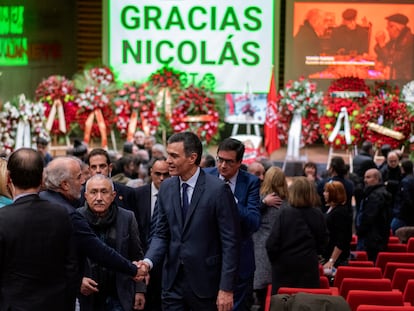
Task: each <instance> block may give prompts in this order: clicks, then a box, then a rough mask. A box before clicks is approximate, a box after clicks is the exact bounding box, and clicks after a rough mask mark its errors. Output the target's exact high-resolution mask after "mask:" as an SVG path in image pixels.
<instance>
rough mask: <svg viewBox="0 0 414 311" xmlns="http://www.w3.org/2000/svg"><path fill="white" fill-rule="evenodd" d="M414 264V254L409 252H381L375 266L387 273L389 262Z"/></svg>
mask: <svg viewBox="0 0 414 311" xmlns="http://www.w3.org/2000/svg"><path fill="white" fill-rule="evenodd" d="M390 261H392V262H409V263H413V262H414V253H407V252H402V253H398V252H379V253H378V256H377V261H376V262H375V266H376V267H379V268H381V270H382V271H385V265H386V264H387V262H390Z"/></svg>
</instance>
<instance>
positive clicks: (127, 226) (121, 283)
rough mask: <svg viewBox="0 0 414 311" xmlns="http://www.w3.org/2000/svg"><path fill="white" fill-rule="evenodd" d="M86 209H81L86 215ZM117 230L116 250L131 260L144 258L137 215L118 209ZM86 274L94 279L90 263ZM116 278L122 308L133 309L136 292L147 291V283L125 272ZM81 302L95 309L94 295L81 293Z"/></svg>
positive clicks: (85, 308) (118, 274) (82, 305)
mask: <svg viewBox="0 0 414 311" xmlns="http://www.w3.org/2000/svg"><path fill="white" fill-rule="evenodd" d="M86 209H87V207H86V206H84V207H81V208H80V209H79V213H81V214H82V215H85V213H86ZM115 231H116V242H115V243H116V247H115V249H116V251H118V252H119V253H120V254H121V255H122V256H124V257H125V258H128V259H129V260H131V261H134V260H136V261H138V260H140V259H142V256H143V253H142V249H141V243H140V241H139V238H138V225H137V222H136V220H135V216H134V214H133V213H132V212H131V211H128V210H126V209H123V208H119V209H118V213H117V215H116V223H115ZM84 276H86V277H90V278H92V279H94V276H93V275H92V273H91V270H90V266H89V265H88V266H87V267H86V271H85V275H84ZM115 279H116V280H115V282H116V289H117V293H118V299H119V301H120V303H121V305H122V308H123V309H124V310H132V308H133V306H134V300H135V292H145V284H144V283H143V282H138V283H135V282H134V280H133V279H132V278H131V277H130V276H128V275H126V274H123V273H116V275H115ZM98 288H99V284H98ZM80 302H81V307H82V310H84V311H89V310H90V311H93V305H92V302H93V295H90V296H83V295H80Z"/></svg>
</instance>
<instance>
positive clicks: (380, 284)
mask: <svg viewBox="0 0 414 311" xmlns="http://www.w3.org/2000/svg"><path fill="white" fill-rule="evenodd" d="M353 289H360V290H373V291H391V290H392V287H391V280H389V279H358V278H344V279H343V280H342V283H341V287H340V288H339V294H340V295H341V296H342V297H344V298H346V297H347V296H348V292H349V291H350V290H353Z"/></svg>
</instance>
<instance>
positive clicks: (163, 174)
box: [154, 172, 170, 177]
mask: <svg viewBox="0 0 414 311" xmlns="http://www.w3.org/2000/svg"><path fill="white" fill-rule="evenodd" d="M154 175H155V176H158V177H161V175H162V176H163V177H170V173H168V172H167V173H162V172H154Z"/></svg>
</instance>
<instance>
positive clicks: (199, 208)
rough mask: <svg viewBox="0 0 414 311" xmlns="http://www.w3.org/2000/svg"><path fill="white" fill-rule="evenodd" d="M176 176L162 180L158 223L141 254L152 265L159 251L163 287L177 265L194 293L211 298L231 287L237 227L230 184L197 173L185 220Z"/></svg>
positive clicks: (234, 274)
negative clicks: (147, 247) (147, 248)
mask: <svg viewBox="0 0 414 311" xmlns="http://www.w3.org/2000/svg"><path fill="white" fill-rule="evenodd" d="M180 201H181V199H180V180H179V178H178V177H171V178H168V179H167V180H164V181H163V182H162V184H161V187H160V191H159V192H158V201H157V202H158V206H159V221H158V225H157V230H156V233H155V236H154V237H153V238H152V241H151V245H150V248H149V250H148V251H147V253H146V255H145V257H146V258H149V259H150V260H152V262H153V263H154V264H157V263H159V262H160V261H161V260H162V259H163V257H164V255H165V260H164V268H163V280H162V282H163V290H164V291H169V290H171V288H172V287H173V285H174V280H175V279H176V276H177V272H178V270H179V268H180V266H181V267H182V268H183V269H184V272H185V275H186V277H187V280H188V282H189V286H190V287H191V289H192V290H193V291H194V293H195V294H196V295H197V296H199V297H204V298H210V299H211V298H212V297H216V296H217V293H218V290H219V289H221V290H226V291H231V290H233V288H234V286H235V281H236V278H237V268H238V259H239V240H240V228H239V217H238V213H237V208H236V206H235V203H234V198H233V194H232V193H231V191H230V188H229V187H228V186H227V185H226V184H225V183H224V182H222V181H220V180H219V179H218V178H216V177H214V176H211V175H208V174H205V173H204V172H203V171H202V170H201V171H200V175H199V177H198V180H197V183H196V186H195V189H194V192H193V195H192V199H191V203H190V206H189V209H188V212H187V217H186V219H185V223H183V220H182V213H181V203H180Z"/></svg>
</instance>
